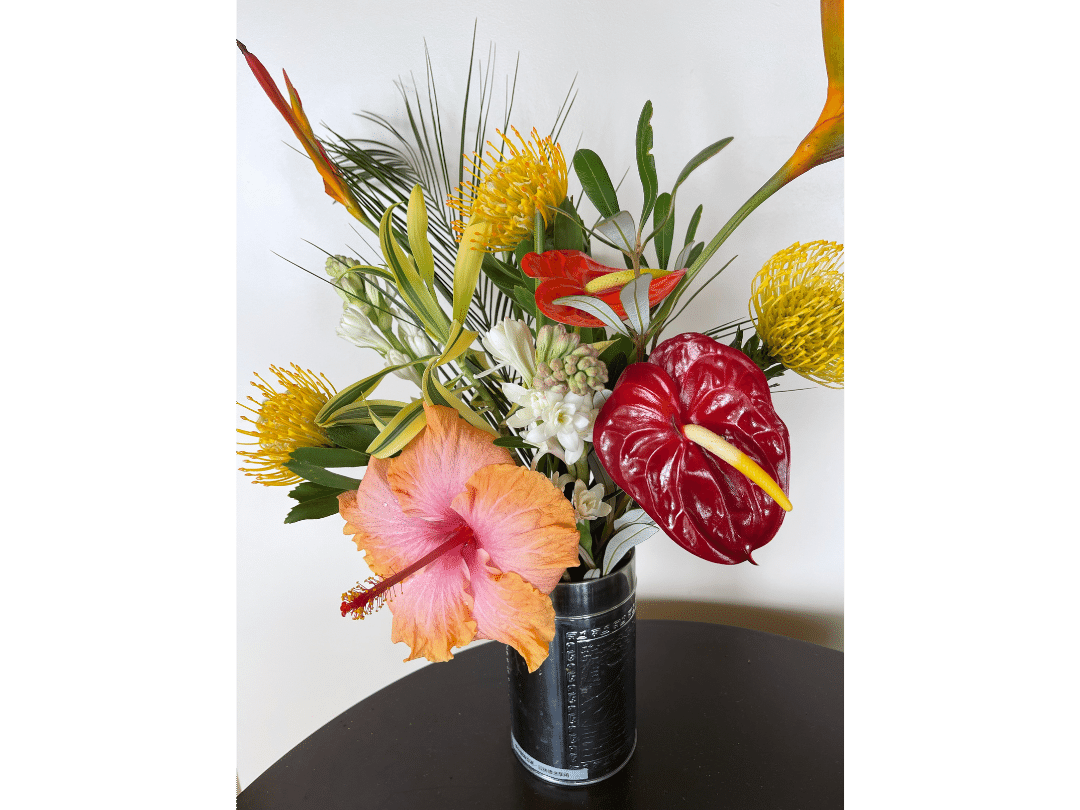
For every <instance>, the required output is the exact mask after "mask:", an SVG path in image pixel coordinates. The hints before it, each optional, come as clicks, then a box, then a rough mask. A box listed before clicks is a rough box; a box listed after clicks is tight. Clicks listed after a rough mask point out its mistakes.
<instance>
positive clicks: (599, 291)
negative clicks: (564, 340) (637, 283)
mask: <svg viewBox="0 0 1080 810" xmlns="http://www.w3.org/2000/svg"><path fill="white" fill-rule="evenodd" d="M521 269H522V270H523V271H525V275H527V276H529V277H530V278H537V279H540V284H539V285H538V286H537V288H536V306H537V307H539V308H540V311H541V312H543V313H544V314H545V315H547V316H548V317H549V318H551V320H553V321H558V322H559V323H565V324H569V325H570V326H603V325H604V322H603V321H601V320H600V319H599V318H597V317H595V316H593V315H589V314H588V313H585V312H582V311H581V310H580V309H576V308H574V307H568V306H563V305H562V304H556V303H555V300H556V299H558V298H563V297H564V296H567V295H593V296H596V297H597V298H599V299H601V300H602V301H604V303H606V304H607V305H608V306H610V307H611V308H612V309H613V310H615V314H616V315H618V316H619V317H620V318H622V319H624V320H625V318H626V310H624V309H623V305H622V301H620V300H619V293H620V292H621V291H622V288H623V287H625V286H626V285H627V283H629V282H630V281H632V280H633V278H634V274H633V271H631V270H620V269H619V268H616V267H607V266H606V265H603V264H600V263H599V262H596V261H594V260H593V259H592V257H591V256H589V255H588V254H586V253H582V252H581V251H580V250H548V251H545V252H543V253H526V254H525V255H524V256H522V257H521ZM641 272H643V273H649V274H650V275H652V277H653V280H652V282H651V283H650V284H649V306H650V307H652V306H656V304H658V303H660V302H661V301H662V300H663V299H664V298H666V297H667V296H668V295H670V294H671V293H672V292H673V291H674V290H675V288H676V287H677V286H678V284H679V281H680V280H681V279H682V277H683V276H684V275H686V269H685V268H682V269H679V270H675V271H668V270H647V269H643V270H642V271H641Z"/></svg>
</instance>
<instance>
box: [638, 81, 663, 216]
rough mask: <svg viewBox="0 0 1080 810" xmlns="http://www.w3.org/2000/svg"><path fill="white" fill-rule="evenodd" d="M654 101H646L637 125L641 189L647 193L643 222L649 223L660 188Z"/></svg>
mask: <svg viewBox="0 0 1080 810" xmlns="http://www.w3.org/2000/svg"><path fill="white" fill-rule="evenodd" d="M652 113H653V107H652V101H646V102H645V106H644V107H642V108H641V116H640V117H639V118H638V124H637V166H638V175H639V176H640V177H641V188H642V191H644V192H645V207H644V208H642V209H641V221H642V222H647V221H648V219H649V214H650V213H651V212H652V207H653V204H654V203H655V202H656V192H657V191H659V190H660V186H659V184H658V183H657V181H656V158H655V157H653V155H652V148H653V129H652Z"/></svg>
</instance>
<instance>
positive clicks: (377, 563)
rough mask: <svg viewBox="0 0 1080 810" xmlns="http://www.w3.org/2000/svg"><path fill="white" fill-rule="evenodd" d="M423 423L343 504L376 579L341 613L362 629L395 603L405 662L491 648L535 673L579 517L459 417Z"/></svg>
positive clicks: (433, 412)
mask: <svg viewBox="0 0 1080 810" xmlns="http://www.w3.org/2000/svg"><path fill="white" fill-rule="evenodd" d="M424 412H425V414H426V416H427V424H426V426H425V428H424V430H423V432H421V433H420V435H418V436H417V437H416V438H415V439H413V441H412V442H410V443H409V444H408V445H407V446H406V447H405V449H404V450H402V451H401V454H400V455H399V456H397V457H396V458H392V459H389V460H382V459H377V458H372V459H371V462H370V464H369V465H368V468H367V472H366V473H365V474H364V478H363V480H362V481H361V482H360V487H359V489H358V490H357V491H356V492H344V493H342V494H341V495H340V496H339V497H338V501H339V503H340V511H341V515H342V517H344V518H345V520H346V521H347V522H346V524H345V533H346V534H352V535H353V540H354V542H355V543H356V547H357V548H358V549H359V550H361V551H363V552H364V554H365V560H366V562H367V564H368V566H369V567H370V568H371V570H372V572H373V573H375V574H376V575H377V577H378V578H379V579H377V580H369V582H368V583H367V585H366V586H365V587H357V588H355V589H353V590H352V591H350V592H348V593H346V594H343V595H342V598H343V599H344V601H343V602H342V605H341V613H342V615H343V616H344V615H347V614H350V613H351V614H352V615H353V617H354V618H362V617H363V616H364V615H365V614H367V613H370V612H371V611H372V610H374V609H375V608H376V607H378V606H379V605H380V604H381V603H382V602H383V601H384V600H387V599H388V601H389V605H390V612H391V613H393V614H394V622H393V626H392V629H391V639H392V640H393V641H395V642H397V641H403V642H405V643H406V644H407V645H409V648H410V649H411V650H412V654H411V655H410V656H409V657H408V658H406V659H405V660H406V661H409V660H412V659H413V658H419V657H421V656H423V657H425V658H427V659H428V660H429V661H447V660H449V659H450V658H452V657H453V655H452V654H451V653H450V648H451V647H464V646H465V645H466V644H468V643H469V642H471V641H472V640H473V639H476V638H490V639H496V640H498V641H501V642H503V643H504V644H509V645H510V646H511V647H513V648H514V649H515V650H517V651H518V652H519V653H521V656H522V657H523V658H524V659H525V662H526V664H527V665H528V668H529V671H530V672H533V671H535V670H536V669H537V667H539V666H540V664H542V663H543V661H544V659H545V658H546V657H547V653H548V645H549V644H550V643H551V639H552V638H554V636H555V611H554V609H553V608H552V606H551V599H550V598H549V597H548V596H547V594H549V593H551V591H552V590H553V589H554V588H555V586H556V585H557V584H558V582H559V579H560V577H561V576H562V573H563V570H564V569H566V568H567V567H568V566H573V565H576V564H577V561H578V557H577V547H578V537H579V535H578V530H577V527H576V524H575V517H574V507H573V506H572V505H571V504H570V502H569V501H568V500H567V499H566V498H565V497H564V496H563V494H562V493H561V492H560V491H559V490H557V489H556V488H555V486H554V485H553V484H552V483H551V481H550V480H549V479H548V478H547V477H546V476H544V475H541V474H540V473H537V472H533V471H531V470H529V469H527V468H525V467H518V466H516V465H515V464H513V463H512V459H511V456H510V453H509V452H508V451H507V450H506V449H505V448H502V447H496V446H495V445H494V444H493V443H492V442H493V439H492V437H491V436H490V435H489V434H487V433H485V432H484V431H482V430H479V429H477V428H474V427H472V426H471V425H469V424H468V423H467V422H466V421H465V420H464V419H462V418H461V417H460V416H458V414H457V412H456V411H455V410H453V409H452V408H444V407H441V406H437V405H425V406H424ZM392 588H393V589H395V590H394V592H392V593H391V592H390V591H391V589H392Z"/></svg>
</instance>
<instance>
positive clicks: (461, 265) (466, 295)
mask: <svg viewBox="0 0 1080 810" xmlns="http://www.w3.org/2000/svg"><path fill="white" fill-rule="evenodd" d="M490 233H491V225H490V224H489V223H487V222H485V221H484V220H482V219H478V218H473V219H472V220H471V221H470V222H469V224H468V225H467V226H466V227H465V233H464V234H462V237H461V244H460V245H459V246H458V252H457V258H456V259H455V260H454V320H455V321H459V322H460V323H465V316H466V315H468V314H469V305H470V304H471V303H472V296H473V292H474V291H475V290H476V280H477V279H478V278H479V277H480V266H481V264H483V261H484V250H483V244H484V241H485V240H486V239H487V237H488V235H489V234H490ZM443 341H444V342H445V341H446V338H445V337H444V338H443Z"/></svg>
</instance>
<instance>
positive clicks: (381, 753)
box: [236, 621, 844, 810]
mask: <svg viewBox="0 0 1080 810" xmlns="http://www.w3.org/2000/svg"><path fill="white" fill-rule="evenodd" d="M843 670H844V656H843V653H840V652H837V651H835V650H830V649H827V648H825V647H819V646H817V645H815V644H810V643H807V642H805V641H796V640H794V639H789V638H784V637H782V636H774V635H771V634H769V633H761V632H758V631H755V630H743V629H740V628H735V627H724V626H721V625H713V624H700V623H697V622H673V621H638V628H637V729H638V742H637V750H636V751H635V752H634V755H633V757H631V759H630V762H629V763H628V764H627V765H626V767H624V768H623V769H622V770H621V771H619V773H617V774H615V775H614V776H612V777H611V778H609V779H607V780H606V781H604V782H600V783H599V784H595V785H589V786H587V787H577V788H567V787H559V786H557V785H553V784H549V783H548V782H545V781H543V780H541V779H538V778H536V777H534V776H533V775H532V774H530V773H529V772H528V771H526V770H525V768H523V767H522V766H521V765H520V764H519V763H518V761H517V759H516V758H515V756H514V754H513V751H512V750H511V747H510V708H509V698H508V695H507V674H506V648H505V647H504V646H503V645H502V644H497V643H494V642H492V643H488V644H484V645H481V646H479V647H476V648H474V649H466V650H465V651H464V652H462V653H459V654H457V655H456V656H455V658H454V660H453V661H450V662H448V663H445V664H438V665H435V666H429V667H425V668H424V669H422V670H420V671H418V672H414V673H412V674H411V675H408V676H406V677H404V678H402V679H401V680H400V681H397V682H396V683H393V684H391V685H390V686H388V687H386V688H385V689H382V690H381V691H379V692H377V693H376V694H374V695H372V696H371V697H369V698H367V699H366V700H362V701H360V702H359V703H357V704H356V705H355V706H353V707H352V708H351V709H349V710H348V711H345V712H343V713H342V714H341V715H339V716H338V717H336V718H335V719H333V720H331V721H330V722H329V723H327V724H326V725H325V726H323V727H322V728H321V729H319V730H318V731H316V732H315V733H314V734H312V735H311V736H310V737H308V738H307V739H306V740H304V741H303V742H302V743H300V744H299V745H298V746H296V748H294V749H293V750H291V751H290V752H289V753H287V754H286V755H285V756H283V757H282V758H281V759H279V760H278V761H277V762H275V763H274V764H273V765H272V766H271V767H270V768H269V769H268V770H267V771H266V772H265V773H263V774H262V775H261V776H260V777H259V778H258V779H256V780H255V781H254V782H252V783H251V785H249V786H248V787H247V789H246V790H244V791H243V792H242V793H241V794H240V795H239V797H237V800H236V806H237V808H239V810H244V808H259V810H277V809H278V808H294V807H296V808H302V807H311V808H319V810H335V808H350V810H354V809H359V810H382V809H383V808H386V810H403V809H404V808H418V809H420V810H422V809H423V808H438V810H458V808H482V810H491V808H496V809H497V810H502V809H503V808H507V809H508V808H559V807H588V808H613V809H614V808H617V809H618V810H624V809H625V808H660V809H661V810H666V808H678V807H686V808H692V809H693V810H699V809H700V808H713V807H715V808H770V809H771V808H783V809H785V810H786V809H787V808H799V809H800V810H810V808H839V807H842V806H843V796H844V790H843V787H844V786H843V782H844V779H843V773H844V772H843V754H844V738H843V706H844V694H843V691H844V687H843Z"/></svg>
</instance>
